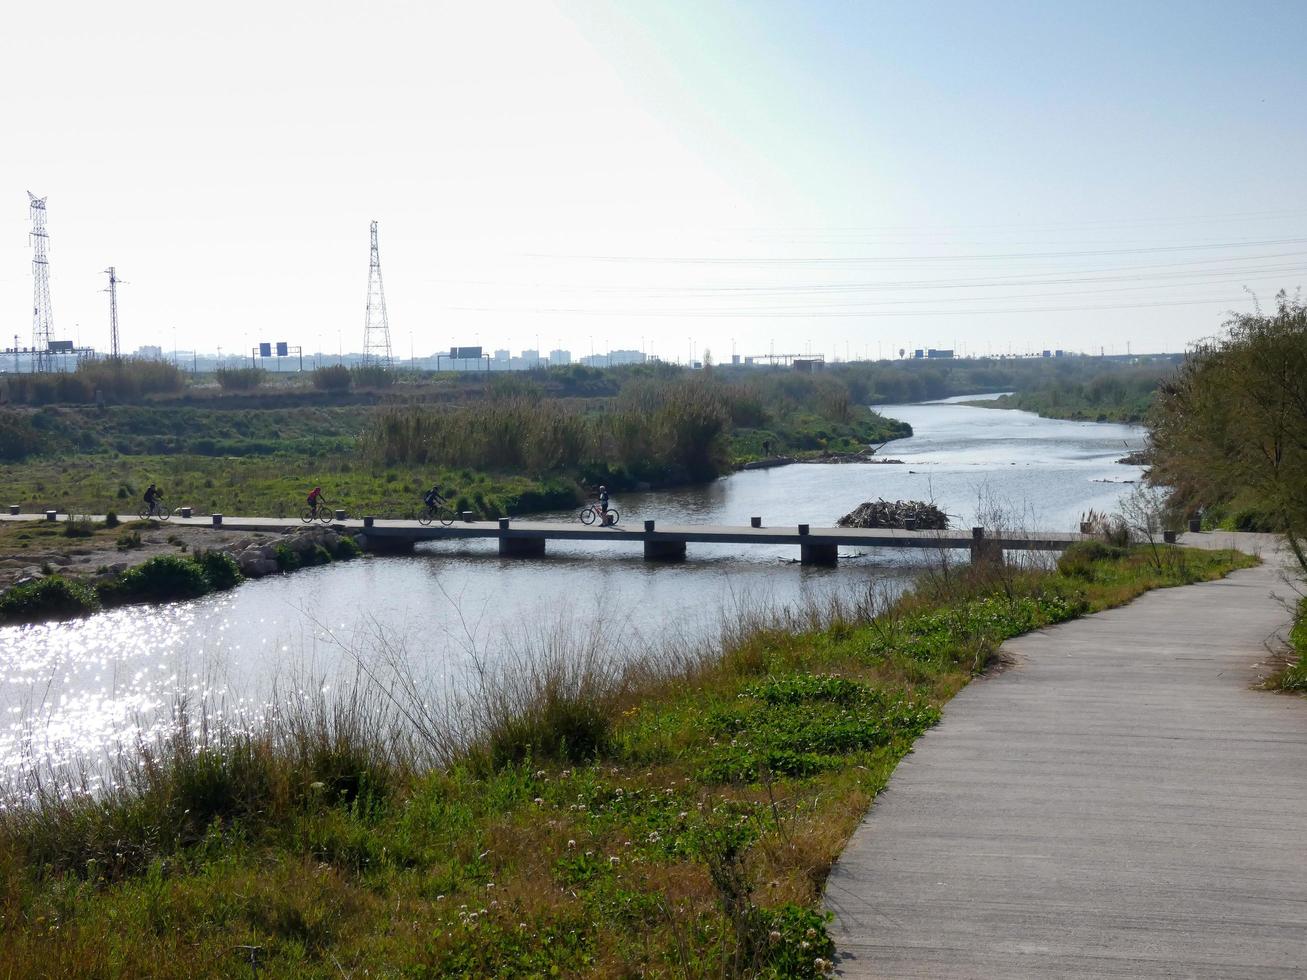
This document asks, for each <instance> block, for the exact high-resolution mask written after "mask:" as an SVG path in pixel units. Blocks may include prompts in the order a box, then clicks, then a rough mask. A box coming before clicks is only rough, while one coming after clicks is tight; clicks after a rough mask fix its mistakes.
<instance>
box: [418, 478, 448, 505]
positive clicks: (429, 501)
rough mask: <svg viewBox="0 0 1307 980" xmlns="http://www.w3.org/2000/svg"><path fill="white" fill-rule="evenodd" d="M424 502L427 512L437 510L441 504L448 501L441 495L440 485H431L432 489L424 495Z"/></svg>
mask: <svg viewBox="0 0 1307 980" xmlns="http://www.w3.org/2000/svg"><path fill="white" fill-rule="evenodd" d="M422 502H423V503H424V504H426V505H427V510H435V509H436V508H437V507H439V506H440V505H441V504H444V503H448V501H447V500H446V499H445V498H444V497H442V496H441V495H440V484H438V483H433V484H431V489H430V490H428V491H427V492H426V493H424V494H423V495H422Z"/></svg>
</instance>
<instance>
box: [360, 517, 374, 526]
mask: <svg viewBox="0 0 1307 980" xmlns="http://www.w3.org/2000/svg"><path fill="white" fill-rule="evenodd" d="M376 520H377V519H376V518H375V517H365V518H363V526H364V527H371V526H372V525H373V524H374V523H375V522H376Z"/></svg>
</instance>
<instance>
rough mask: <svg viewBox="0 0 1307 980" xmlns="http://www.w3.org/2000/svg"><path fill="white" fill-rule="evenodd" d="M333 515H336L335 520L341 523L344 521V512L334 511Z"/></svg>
mask: <svg viewBox="0 0 1307 980" xmlns="http://www.w3.org/2000/svg"><path fill="white" fill-rule="evenodd" d="M334 513H335V515H336V520H338V521H343V520H344V519H345V512H344V511H343V510H336V511H335V512H334Z"/></svg>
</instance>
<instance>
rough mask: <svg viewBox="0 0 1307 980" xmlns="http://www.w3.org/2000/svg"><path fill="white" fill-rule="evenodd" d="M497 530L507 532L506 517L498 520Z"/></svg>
mask: <svg viewBox="0 0 1307 980" xmlns="http://www.w3.org/2000/svg"><path fill="white" fill-rule="evenodd" d="M499 530H501V531H507V530H508V518H507V517H501V518H500V519H499Z"/></svg>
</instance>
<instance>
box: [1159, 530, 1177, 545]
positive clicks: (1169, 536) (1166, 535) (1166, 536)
mask: <svg viewBox="0 0 1307 980" xmlns="http://www.w3.org/2000/svg"><path fill="white" fill-rule="evenodd" d="M1175 539H1176V532H1174V531H1163V532H1162V540H1163V541H1165V542H1166V543H1167V544H1175Z"/></svg>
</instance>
